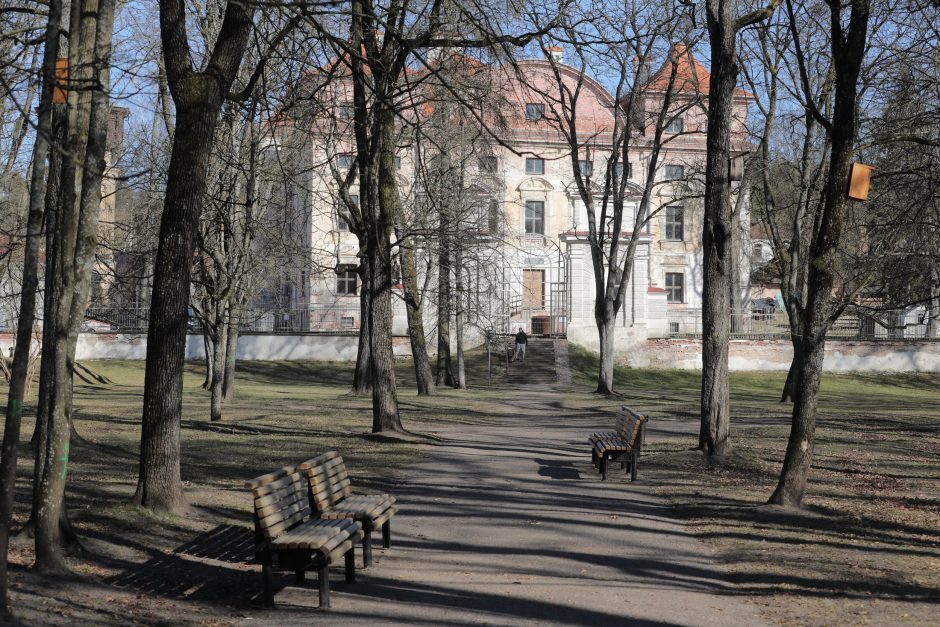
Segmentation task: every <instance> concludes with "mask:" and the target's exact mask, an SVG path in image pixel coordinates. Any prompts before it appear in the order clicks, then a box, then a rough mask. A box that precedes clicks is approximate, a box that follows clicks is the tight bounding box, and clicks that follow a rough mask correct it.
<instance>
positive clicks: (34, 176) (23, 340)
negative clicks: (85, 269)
mask: <svg viewBox="0 0 940 627" xmlns="http://www.w3.org/2000/svg"><path fill="white" fill-rule="evenodd" d="M47 11H48V18H47V19H48V22H47V25H46V32H45V37H44V40H45V41H44V43H45V47H44V51H43V61H42V75H41V77H40V80H41V81H42V86H41V90H40V98H39V119H38V123H37V129H36V139H35V141H34V142H33V155H32V172H31V174H30V194H29V216H28V218H27V221H26V246H25V250H24V252H23V280H22V292H21V294H20V311H19V319H18V320H17V329H16V347H15V348H14V351H13V364H12V372H11V377H10V389H9V393H8V394H7V407H6V422H5V424H4V430H3V452H2V455H0V486H2V488H0V621H3V622H12V621H13V614H12V612H11V609H10V603H9V594H8V592H9V577H8V573H7V567H8V553H9V546H10V524H11V522H12V518H13V506H14V497H15V494H16V465H17V457H18V453H19V441H20V425H21V423H22V417H23V402H24V396H25V391H26V382H27V379H28V378H29V377H30V375H31V372H30V363H29V362H30V349H31V344H32V337H33V325H34V324H35V320H36V292H37V289H38V286H39V248H40V242H41V240H42V224H43V214H44V211H43V209H44V202H45V195H46V177H47V174H48V169H47V168H48V166H49V164H50V163H51V162H52V158H51V155H50V141H49V140H50V138H51V136H52V132H53V128H52V90H53V84H54V82H55V61H56V57H57V56H58V54H59V30H60V28H61V21H62V3H61V1H60V0H51V1H50V2H49V5H48V8H47Z"/></svg>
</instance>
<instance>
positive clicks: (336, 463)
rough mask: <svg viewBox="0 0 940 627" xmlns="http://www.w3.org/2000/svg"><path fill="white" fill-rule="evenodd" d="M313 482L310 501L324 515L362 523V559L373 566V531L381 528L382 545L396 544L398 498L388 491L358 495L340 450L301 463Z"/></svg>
mask: <svg viewBox="0 0 940 627" xmlns="http://www.w3.org/2000/svg"><path fill="white" fill-rule="evenodd" d="M300 468H301V469H302V470H304V471H306V473H307V480H308V482H309V483H310V503H311V506H312V507H313V508H315V509H316V514H315V515H317V516H319V517H320V518H323V519H327V520H338V519H352V520H355V521H357V522H359V523H360V524H362V531H363V537H362V561H363V565H364V567H366V568H368V567H369V566H371V565H372V532H373V531H375V530H376V529H379V528H380V527H381V529H382V544H383V545H384V546H385V548H386V549H387V548H389V547H391V546H392V534H391V518H392V516H394V515H395V513H396V512H398V507H397V506H396V505H395V497H394V496H390V495H388V494H369V495H354V494H353V493H352V486H351V485H350V482H349V473H348V472H346V464H344V463H343V458H342V457H341V456H340V454H339V453H337V452H336V451H328V452H326V453H324V454H323V455H320V456H318V457H314V458H313V459H309V460H307V461H305V462H304V463H302V464H301V465H300Z"/></svg>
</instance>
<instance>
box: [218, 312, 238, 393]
mask: <svg viewBox="0 0 940 627" xmlns="http://www.w3.org/2000/svg"><path fill="white" fill-rule="evenodd" d="M240 323H241V310H240V309H239V310H234V311H233V310H229V321H228V334H227V335H226V338H227V340H226V343H225V373H224V375H223V376H222V402H223V404H228V403H230V402H232V401H233V400H235V362H236V359H237V357H238V325H239V324H240Z"/></svg>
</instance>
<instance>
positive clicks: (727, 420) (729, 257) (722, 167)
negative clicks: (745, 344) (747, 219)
mask: <svg viewBox="0 0 940 627" xmlns="http://www.w3.org/2000/svg"><path fill="white" fill-rule="evenodd" d="M781 1H782V0H770V2H769V3H768V4H767V6H765V7H763V8H761V9H757V10H755V11H752V12H749V13H745V14H744V15H740V16H739V15H738V14H737V13H738V8H739V3H738V2H736V1H733V0H708V2H706V3H705V18H706V23H707V26H708V39H709V44H710V49H711V78H710V79H709V85H708V143H707V154H706V157H705V221H704V227H703V236H702V245H703V256H704V284H703V292H702V422H701V427H700V429H699V442H698V444H699V448H700V449H701V450H702V451H703V452H705V453H706V454H707V455H709V456H715V457H721V456H724V455H727V454H728V453H729V452H730V451H731V439H730V438H731V399H730V392H729V385H728V340H729V338H730V332H731V297H730V296H731V284H732V278H733V272H732V268H733V267H734V264H735V259H734V257H733V253H734V247H733V245H732V236H733V232H734V228H735V227H734V223H733V218H732V206H731V180H730V174H729V171H730V168H729V164H730V161H731V122H732V118H733V115H734V114H733V108H732V102H733V98H734V90H735V88H736V86H737V79H738V59H737V45H738V42H737V38H738V33H739V32H740V31H741V30H742V29H743V28H746V27H748V26H751V25H753V24H756V23H758V22H761V21H763V20H765V19H767V18H768V17H770V16H771V15H773V12H774V11H775V10H776V8H777V7H778V6H779V5H780V2H781Z"/></svg>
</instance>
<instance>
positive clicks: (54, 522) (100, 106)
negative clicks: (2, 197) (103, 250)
mask: <svg viewBox="0 0 940 627" xmlns="http://www.w3.org/2000/svg"><path fill="white" fill-rule="evenodd" d="M114 4H115V0H100V1H99V0H87V2H86V3H84V4H83V5H82V6H80V7H78V6H75V5H73V11H74V12H75V13H73V18H72V20H71V24H70V43H69V67H70V68H75V69H73V71H72V78H75V79H78V80H83V81H84V80H87V81H88V84H91V85H94V86H95V87H94V88H92V89H88V90H87V91H86V92H85V93H79V94H76V93H74V92H70V93H69V96H68V100H69V105H70V112H69V131H68V132H69V141H68V146H69V158H68V159H66V160H65V161H64V166H65V167H64V168H63V175H62V192H63V193H62V196H61V202H60V205H59V208H60V211H59V216H58V222H57V224H56V225H55V228H56V230H58V231H59V238H60V241H59V245H58V246H57V250H56V256H55V258H54V259H52V260H51V265H52V267H53V271H54V272H55V274H56V275H57V276H56V279H55V280H56V281H57V282H58V283H59V284H60V285H61V292H60V293H61V296H62V297H61V299H59V304H58V305H57V311H56V316H55V318H54V319H52V320H46V321H45V323H46V324H50V323H51V324H52V325H54V333H55V341H54V346H53V347H52V350H51V351H50V353H51V355H52V356H53V357H54V361H53V365H52V367H51V371H52V378H53V384H52V393H51V397H50V398H49V401H48V403H49V410H48V435H47V438H46V442H45V460H44V461H45V463H44V465H43V470H42V473H41V475H40V482H39V488H38V491H37V498H38V501H39V504H38V510H37V511H38V516H37V518H36V566H35V567H36V570H38V571H39V572H67V568H66V566H65V562H64V557H63V554H62V543H61V537H60V530H61V527H60V525H61V519H62V516H63V512H64V500H65V480H66V476H67V472H68V459H69V438H70V436H71V420H72V374H73V372H74V368H75V347H76V344H77V342H78V333H79V331H80V330H81V325H82V322H83V320H84V314H85V308H86V304H87V300H88V295H89V292H90V288H91V267H92V265H93V263H94V259H95V247H96V245H97V228H98V214H99V211H100V205H101V182H102V177H103V173H104V169H105V160H104V156H105V148H106V143H107V127H108V112H109V109H110V106H109V99H108V91H107V90H108V89H109V85H110V78H109V76H110V73H109V67H110V61H111V37H112V33H113V26H114ZM77 68H82V70H77ZM50 226H51V225H50Z"/></svg>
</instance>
